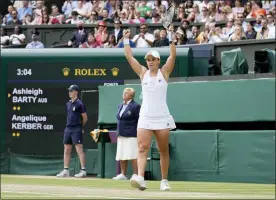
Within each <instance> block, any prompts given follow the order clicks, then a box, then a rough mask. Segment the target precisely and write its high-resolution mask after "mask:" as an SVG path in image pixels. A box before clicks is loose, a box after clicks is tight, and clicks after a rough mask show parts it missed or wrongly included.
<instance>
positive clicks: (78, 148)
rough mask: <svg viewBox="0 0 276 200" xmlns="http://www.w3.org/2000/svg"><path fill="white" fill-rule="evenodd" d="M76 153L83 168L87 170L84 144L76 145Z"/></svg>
mask: <svg viewBox="0 0 276 200" xmlns="http://www.w3.org/2000/svg"><path fill="white" fill-rule="evenodd" d="M75 148H76V151H77V153H78V156H79V158H80V163H81V168H82V169H85V164H86V163H85V154H84V152H83V145H82V144H76V145H75Z"/></svg>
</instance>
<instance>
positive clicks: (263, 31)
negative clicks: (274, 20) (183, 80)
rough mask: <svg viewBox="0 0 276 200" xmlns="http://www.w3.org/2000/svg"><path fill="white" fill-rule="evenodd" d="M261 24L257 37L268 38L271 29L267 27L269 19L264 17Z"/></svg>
mask: <svg viewBox="0 0 276 200" xmlns="http://www.w3.org/2000/svg"><path fill="white" fill-rule="evenodd" d="M261 24H262V28H261V30H260V31H258V32H257V36H256V39H257V40H259V39H268V35H269V31H270V29H269V28H268V27H267V19H266V18H263V19H262V22H261Z"/></svg>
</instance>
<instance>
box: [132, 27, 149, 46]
mask: <svg viewBox="0 0 276 200" xmlns="http://www.w3.org/2000/svg"><path fill="white" fill-rule="evenodd" d="M153 41H154V36H153V34H151V33H149V32H148V25H147V24H145V23H144V24H141V25H140V33H139V34H137V35H135V36H134V37H133V42H134V43H135V44H136V48H141V47H142V48H143V47H151V46H152V44H153Z"/></svg>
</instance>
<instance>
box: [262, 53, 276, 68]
mask: <svg viewBox="0 0 276 200" xmlns="http://www.w3.org/2000/svg"><path fill="white" fill-rule="evenodd" d="M263 51H267V52H268V59H269V72H276V70H275V68H276V66H275V65H276V62H275V56H276V54H275V52H276V51H275V50H271V49H267V48H265V49H263Z"/></svg>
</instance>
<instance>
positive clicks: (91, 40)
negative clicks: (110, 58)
mask: <svg viewBox="0 0 276 200" xmlns="http://www.w3.org/2000/svg"><path fill="white" fill-rule="evenodd" d="M101 47H102V45H101V44H100V43H99V42H97V41H96V39H95V37H94V34H93V33H89V34H88V39H87V42H84V43H83V44H81V45H80V48H101Z"/></svg>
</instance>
